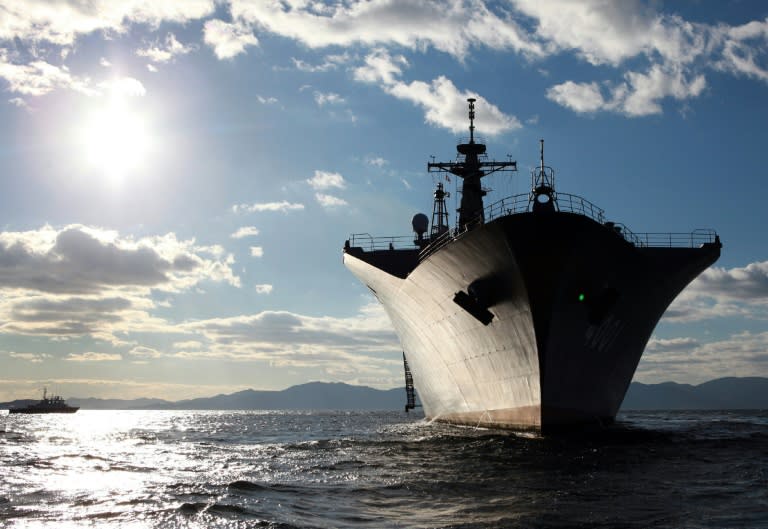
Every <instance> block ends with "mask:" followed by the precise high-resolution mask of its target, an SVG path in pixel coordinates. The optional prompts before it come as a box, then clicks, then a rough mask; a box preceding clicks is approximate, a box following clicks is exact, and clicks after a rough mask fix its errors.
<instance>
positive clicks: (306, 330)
mask: <svg viewBox="0 0 768 529" xmlns="http://www.w3.org/2000/svg"><path fill="white" fill-rule="evenodd" d="M183 327H184V329H185V330H188V331H193V332H196V333H200V334H202V335H203V336H204V337H205V339H206V341H207V343H209V344H210V345H209V347H208V348H207V352H206V353H205V356H209V357H213V358H231V359H239V360H256V359H261V360H271V361H275V362H280V363H282V364H286V365H320V364H322V365H328V364H330V363H337V362H338V361H340V360H344V361H346V360H347V359H349V358H350V357H355V356H357V357H358V358H357V359H356V360H354V364H358V363H360V361H364V358H365V356H366V355H368V354H378V353H388V354H392V353H396V352H397V351H398V342H397V338H396V336H395V334H394V333H393V331H392V329H391V325H390V323H389V319H388V318H387V316H386V314H385V313H384V311H383V309H381V308H380V306H378V304H376V305H366V306H364V307H363V308H362V309H361V310H360V312H359V313H358V314H357V315H355V316H352V317H348V318H334V317H330V316H324V317H314V316H306V315H301V314H295V313H291V312H282V311H264V312H260V313H258V314H254V315H246V316H238V317H232V318H216V319H210V320H206V321H201V322H192V323H188V324H185V325H184V326H183ZM369 360H370V359H369ZM392 361H394V362H397V363H399V357H398V356H397V355H396V354H394V355H393V360H392Z"/></svg>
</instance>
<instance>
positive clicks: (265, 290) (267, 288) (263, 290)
mask: <svg viewBox="0 0 768 529" xmlns="http://www.w3.org/2000/svg"><path fill="white" fill-rule="evenodd" d="M254 288H255V289H256V293H257V294H271V293H272V285H269V284H266V283H265V284H261V285H255V286H254Z"/></svg>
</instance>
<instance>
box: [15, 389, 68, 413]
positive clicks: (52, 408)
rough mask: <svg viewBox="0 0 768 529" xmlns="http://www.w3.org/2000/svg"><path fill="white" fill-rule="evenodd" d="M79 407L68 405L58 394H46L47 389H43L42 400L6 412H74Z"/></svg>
mask: <svg viewBox="0 0 768 529" xmlns="http://www.w3.org/2000/svg"><path fill="white" fill-rule="evenodd" d="M79 409H80V408H79V407H78V406H69V405H68V404H67V402H66V401H65V400H64V399H62V398H61V397H59V396H58V395H52V396H50V397H49V396H48V389H47V388H46V389H43V400H41V401H40V402H36V403H35V404H30V405H29V406H26V407H24V408H11V409H9V410H8V413H75V412H76V411H77V410H79Z"/></svg>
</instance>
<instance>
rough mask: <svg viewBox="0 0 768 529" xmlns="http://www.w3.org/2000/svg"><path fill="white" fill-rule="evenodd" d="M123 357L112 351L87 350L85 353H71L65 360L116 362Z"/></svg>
mask: <svg viewBox="0 0 768 529" xmlns="http://www.w3.org/2000/svg"><path fill="white" fill-rule="evenodd" d="M122 359H123V357H122V356H120V355H119V354H114V353H95V352H92V351H88V352H85V353H72V354H70V355H69V356H67V357H66V359H65V360H68V361H70V362H116V361H118V360H122Z"/></svg>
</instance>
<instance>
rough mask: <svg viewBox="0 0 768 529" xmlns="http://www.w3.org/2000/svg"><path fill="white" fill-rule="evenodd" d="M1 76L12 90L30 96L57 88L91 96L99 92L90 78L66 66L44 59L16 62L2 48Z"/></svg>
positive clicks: (0, 55)
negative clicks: (77, 73)
mask: <svg viewBox="0 0 768 529" xmlns="http://www.w3.org/2000/svg"><path fill="white" fill-rule="evenodd" d="M0 78H2V79H5V80H6V82H7V83H8V85H9V88H8V89H9V90H10V91H11V92H14V93H17V94H22V95H28V96H42V95H45V94H48V93H49V92H52V91H54V90H57V89H67V90H74V91H75V92H80V93H82V94H85V95H89V96H90V95H95V94H96V93H97V92H96V91H95V90H94V89H93V88H92V87H91V81H90V79H89V78H87V77H80V76H77V75H74V74H72V73H71V72H70V71H69V68H67V67H66V66H56V65H53V64H50V63H48V62H46V61H43V60H34V61H31V62H29V63H27V64H24V63H21V64H19V63H15V62H13V61H11V59H10V58H9V56H8V53H7V52H6V51H5V50H3V49H0Z"/></svg>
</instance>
